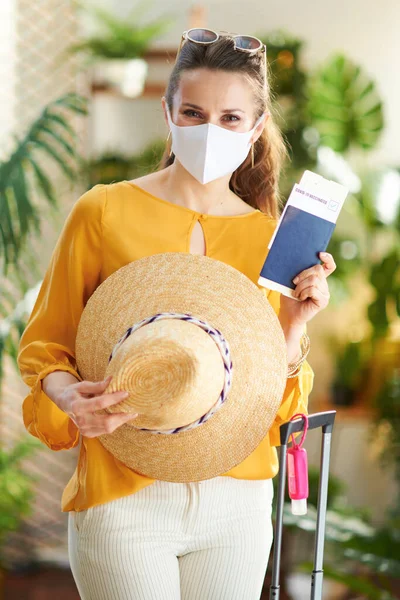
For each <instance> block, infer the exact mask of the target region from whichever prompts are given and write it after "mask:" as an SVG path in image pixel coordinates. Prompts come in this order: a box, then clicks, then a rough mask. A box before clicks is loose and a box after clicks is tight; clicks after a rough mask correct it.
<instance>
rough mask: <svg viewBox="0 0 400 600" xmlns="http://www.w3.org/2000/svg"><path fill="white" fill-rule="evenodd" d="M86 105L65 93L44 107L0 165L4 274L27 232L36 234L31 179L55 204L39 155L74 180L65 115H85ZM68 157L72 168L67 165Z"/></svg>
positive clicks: (76, 160)
mask: <svg viewBox="0 0 400 600" xmlns="http://www.w3.org/2000/svg"><path fill="white" fill-rule="evenodd" d="M86 102H87V100H86V98H83V97H82V96H78V95H76V94H73V93H68V94H65V95H64V96H62V97H60V98H58V99H57V100H55V101H54V102H52V103H50V104H49V105H47V106H46V107H45V108H44V110H43V112H42V114H41V115H40V116H39V118H38V119H37V120H36V121H35V122H34V123H33V124H32V125H31V127H30V129H29V130H28V132H27V133H26V135H25V137H24V138H22V139H21V140H19V139H17V138H14V139H15V149H14V151H13V153H12V154H11V156H10V157H9V158H8V160H6V161H2V162H0V257H1V259H2V263H3V271H4V274H6V273H7V270H8V266H9V265H10V263H12V262H17V261H18V257H19V254H20V250H21V248H22V246H23V243H24V241H25V238H26V236H27V234H28V232H29V231H30V230H31V229H35V231H36V232H37V233H39V232H40V226H39V216H38V212H37V209H36V207H35V206H34V204H33V201H32V193H33V189H32V188H33V186H32V185H31V177H32V178H33V181H34V182H35V183H36V185H37V188H38V190H39V191H41V192H43V195H44V197H45V199H46V200H47V201H48V202H49V203H50V204H52V205H53V206H55V205H56V198H55V195H54V192H53V189H52V186H51V183H50V180H49V178H48V176H47V175H46V173H45V171H44V170H43V169H42V168H41V167H40V166H39V164H38V158H39V156H38V155H39V153H40V155H42V158H43V159H44V160H46V161H48V160H49V159H50V160H51V161H52V162H54V163H56V164H58V166H59V167H60V169H61V170H62V171H63V173H64V174H65V176H66V177H67V178H68V179H69V180H71V181H73V180H74V178H75V177H76V171H77V169H76V165H78V164H79V160H80V157H79V155H78V154H77V152H76V151H75V149H74V147H73V145H72V144H71V142H70V141H69V138H72V139H73V140H75V139H76V134H75V132H74V130H73V128H72V127H71V125H70V124H69V123H68V121H67V119H66V116H65V112H66V111H67V112H70V113H77V114H87V108H86ZM50 141H51V143H50ZM71 158H72V159H73V161H72V162H73V163H74V166H73V167H71V166H70V165H69V164H68V162H67V159H68V161H69V162H71Z"/></svg>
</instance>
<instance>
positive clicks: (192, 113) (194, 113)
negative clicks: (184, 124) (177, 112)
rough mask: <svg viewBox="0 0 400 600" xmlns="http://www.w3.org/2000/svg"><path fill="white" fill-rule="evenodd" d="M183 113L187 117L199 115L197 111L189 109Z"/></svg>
mask: <svg viewBox="0 0 400 600" xmlns="http://www.w3.org/2000/svg"><path fill="white" fill-rule="evenodd" d="M183 114H184V115H187V116H188V117H193V116H197V117H199V116H200V115H199V113H198V112H196V111H195V110H190V109H188V110H185V111H184V113H183Z"/></svg>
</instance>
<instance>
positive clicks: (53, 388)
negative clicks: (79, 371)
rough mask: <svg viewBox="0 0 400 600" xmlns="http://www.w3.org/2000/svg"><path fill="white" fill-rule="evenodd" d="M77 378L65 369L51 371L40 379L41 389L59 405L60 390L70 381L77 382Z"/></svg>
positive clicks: (70, 382) (69, 383)
mask: <svg viewBox="0 0 400 600" xmlns="http://www.w3.org/2000/svg"><path fill="white" fill-rule="evenodd" d="M78 381H79V379H77V378H76V377H74V375H72V373H67V371H53V372H52V373H49V374H48V375H46V377H45V378H44V379H43V381H42V389H43V391H44V393H45V394H46V395H47V396H48V397H49V398H50V399H51V400H52V401H53V402H54V404H56V405H57V406H58V408H61V406H60V405H59V396H60V393H61V392H62V390H63V389H64V388H65V387H66V386H67V385H71V384H72V383H77V382H78Z"/></svg>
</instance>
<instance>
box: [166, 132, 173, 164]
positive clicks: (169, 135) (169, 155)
mask: <svg viewBox="0 0 400 600" xmlns="http://www.w3.org/2000/svg"><path fill="white" fill-rule="evenodd" d="M170 137H171V130H169V132H168V137H167V141H166V143H167V144H168V141H169V138H170ZM171 155H172V145H171V148H170V151H169V154H168V158H170V157H171Z"/></svg>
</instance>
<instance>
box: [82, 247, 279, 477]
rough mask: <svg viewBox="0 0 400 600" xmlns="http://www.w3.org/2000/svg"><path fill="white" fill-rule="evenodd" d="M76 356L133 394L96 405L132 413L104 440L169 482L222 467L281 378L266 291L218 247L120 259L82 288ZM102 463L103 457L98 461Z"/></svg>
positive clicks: (252, 433)
mask: <svg viewBox="0 0 400 600" xmlns="http://www.w3.org/2000/svg"><path fill="white" fill-rule="evenodd" d="M75 353H76V363H77V368H78V372H79V373H80V375H81V377H82V378H83V379H84V380H87V381H94V382H96V381H101V380H104V379H105V378H106V377H107V376H108V375H113V378H112V380H111V382H110V384H109V385H108V387H107V389H106V391H105V392H104V393H107V392H114V391H117V390H126V391H128V392H129V394H130V395H129V398H128V399H127V400H124V401H122V402H120V403H118V404H115V405H112V406H110V407H108V408H105V409H101V410H99V411H97V412H98V414H101V413H105V412H108V413H112V412H131V413H139V416H138V417H137V418H135V419H132V421H129V422H128V423H125V424H123V425H121V426H120V427H118V428H117V429H116V430H114V431H113V432H112V433H107V434H102V435H100V436H98V439H99V441H100V442H101V444H102V445H103V446H104V447H105V448H106V449H107V450H108V451H109V452H110V453H111V454H112V455H113V456H115V457H116V458H117V459H118V460H120V461H121V462H122V463H124V464H125V465H127V466H128V467H129V468H131V469H132V470H133V471H135V472H137V473H140V474H142V475H145V476H147V477H150V478H153V479H160V480H164V481H171V482H186V481H200V480H204V479H210V478H212V477H216V476H218V475H222V474H224V473H226V472H228V471H229V470H230V469H232V468H233V467H235V466H236V465H238V464H239V463H240V462H242V461H243V460H244V459H245V458H247V457H248V456H249V454H251V453H252V452H253V450H255V448H256V447H257V446H258V445H259V444H260V442H261V441H262V440H263V438H264V437H265V436H266V435H267V433H268V431H269V429H270V427H271V426H272V424H273V422H274V420H275V417H276V413H277V411H278V409H279V406H280V404H281V401H282V397H283V393H284V389H285V385H286V378H287V350H286V342H285V338H284V334H283V330H282V327H281V325H280V322H279V319H278V317H277V315H276V313H275V312H274V310H273V308H272V306H271V304H270V302H269V301H268V300H267V298H266V297H265V296H264V294H263V293H262V292H261V290H260V289H259V288H258V287H257V285H255V284H254V283H253V282H252V281H251V280H250V279H249V278H248V277H247V276H245V275H244V274H243V273H241V272H240V271H238V270H237V269H235V268H234V267H232V266H230V265H227V264H225V263H223V262H221V261H218V260H216V259H213V258H210V257H207V256H203V255H199V254H191V253H182V252H167V253H162V254H154V255H151V256H147V257H144V258H141V259H138V260H135V261H133V262H131V263H129V264H127V265H125V266H123V267H122V268H120V269H118V270H117V271H115V272H114V273H113V274H112V275H110V276H109V277H108V278H107V279H106V280H105V281H103V283H102V284H101V285H100V286H99V287H98V288H97V289H96V290H95V292H94V293H93V294H92V296H91V297H90V298H89V300H88V302H87V304H86V306H85V308H84V310H83V313H82V316H81V319H80V322H79V325H78V330H77V336H76V345H75ZM99 468H100V467H99Z"/></svg>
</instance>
